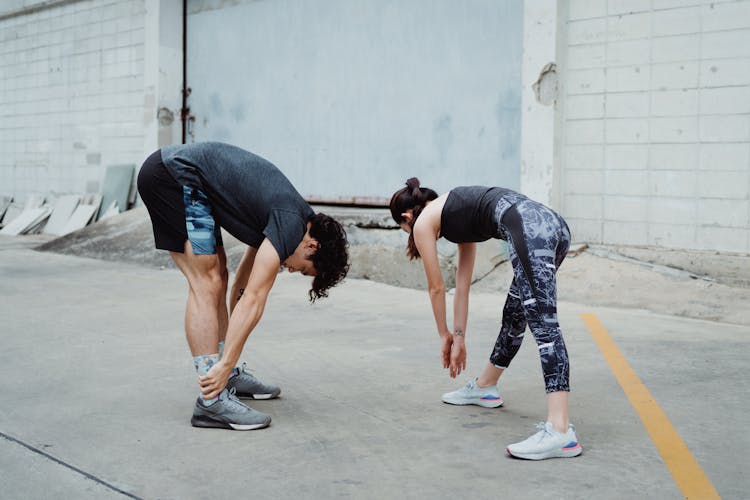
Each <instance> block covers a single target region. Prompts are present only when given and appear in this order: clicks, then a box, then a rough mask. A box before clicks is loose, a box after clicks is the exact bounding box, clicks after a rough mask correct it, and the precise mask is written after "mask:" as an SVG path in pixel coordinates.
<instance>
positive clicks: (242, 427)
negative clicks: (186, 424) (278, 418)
mask: <svg viewBox="0 0 750 500" xmlns="http://www.w3.org/2000/svg"><path fill="white" fill-rule="evenodd" d="M190 424H191V425H192V426H193V427H203V428H211V429H230V430H234V431H254V430H256V429H263V428H264V427H268V426H269V425H270V424H271V419H268V421H267V422H261V423H259V424H231V423H228V422H218V421H216V420H213V419H210V418H206V417H193V418H191V419H190Z"/></svg>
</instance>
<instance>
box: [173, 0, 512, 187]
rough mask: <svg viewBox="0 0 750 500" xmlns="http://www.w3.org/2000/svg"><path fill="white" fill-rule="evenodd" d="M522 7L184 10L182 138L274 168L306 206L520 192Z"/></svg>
mask: <svg viewBox="0 0 750 500" xmlns="http://www.w3.org/2000/svg"><path fill="white" fill-rule="evenodd" d="M522 14H523V13H522V2H518V1H516V0H462V1H460V2H456V1H454V0H252V1H251V0H246V1H243V0H225V1H220V0H189V1H188V28H187V31H188V39H187V82H188V86H189V87H191V88H192V94H191V95H190V97H189V102H188V103H189V106H190V108H191V112H192V114H193V115H194V116H195V122H194V123H193V125H192V127H191V129H190V134H189V135H188V137H187V141H188V142H190V141H202V140H220V141H225V142H230V143H233V144H236V145H239V146H241V147H244V148H246V149H249V150H251V151H253V152H255V153H257V154H260V155H261V156H264V157H266V158H268V159H269V160H271V161H272V162H274V163H275V164H276V165H278V166H279V167H280V168H281V169H282V170H283V171H284V172H285V173H286V174H287V175H288V176H289V178H290V179H291V180H292V182H293V183H294V184H295V185H296V186H297V187H298V188H299V190H300V191H301V192H302V194H303V195H305V196H307V197H308V198H310V199H326V200H337V201H344V202H350V201H360V202H367V201H382V200H384V199H387V198H388V197H389V196H390V194H391V193H392V192H393V190H394V189H395V188H398V187H399V186H400V185H402V183H403V181H404V180H405V179H406V178H407V177H409V176H412V175H417V176H419V177H420V179H422V182H423V183H424V184H426V185H430V186H432V187H435V188H436V189H437V190H438V191H444V190H447V189H449V188H450V187H452V186H455V185H462V184H491V185H502V186H507V187H511V188H517V187H518V184H519V169H520V167H519V145H520V132H519V130H520V104H521V97H520V88H519V87H520V74H521V50H522V46H521V40H522V33H521V30H522V25H523V22H522Z"/></svg>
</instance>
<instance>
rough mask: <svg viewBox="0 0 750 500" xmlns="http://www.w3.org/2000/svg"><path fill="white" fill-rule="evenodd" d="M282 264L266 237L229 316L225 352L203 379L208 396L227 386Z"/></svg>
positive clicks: (212, 396)
mask: <svg viewBox="0 0 750 500" xmlns="http://www.w3.org/2000/svg"><path fill="white" fill-rule="evenodd" d="M280 265H281V262H280V260H279V254H278V253H277V252H276V249H275V248H274V247H273V245H271V242H270V241H269V240H268V239H265V240H263V243H261V245H260V247H259V248H258V252H257V254H256V255H255V261H254V263H253V265H252V270H251V272H250V277H249V278H248V281H247V286H246V287H245V293H244V294H243V295H242V300H240V301H239V302H238V303H237V305H236V307H235V309H234V313H233V314H232V315H231V316H230V317H229V327H228V328H227V338H226V343H225V347H224V355H223V356H222V357H221V360H220V361H219V362H218V363H216V364H215V365H214V366H213V367H212V368H211V370H209V372H208V374H206V376H204V377H201V378H200V379H199V383H200V386H201V392H202V393H203V396H204V398H206V399H211V398H215V397H217V396H218V395H219V393H220V392H221V391H222V390H223V389H224V387H225V386H226V385H227V380H229V374H230V373H231V371H232V370H233V369H234V367H235V366H236V365H237V361H238V360H239V359H240V354H241V353H242V348H243V347H244V346H245V342H246V341H247V338H248V336H249V335H250V333H251V332H252V331H253V329H254V328H255V326H256V325H257V324H258V321H260V318H261V316H263V310H264V308H265V305H266V299H267V298H268V293H269V292H270V291H271V287H272V286H273V283H274V281H275V280H276V275H277V274H278V273H279V266H280Z"/></svg>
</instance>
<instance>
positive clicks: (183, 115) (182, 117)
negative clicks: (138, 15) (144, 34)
mask: <svg viewBox="0 0 750 500" xmlns="http://www.w3.org/2000/svg"><path fill="white" fill-rule="evenodd" d="M189 93H190V91H189V89H188V88H187V0H182V109H181V110H180V120H181V121H182V144H185V138H186V136H187V120H188V114H189V113H190V110H189V109H188V107H187V98H188V94H189Z"/></svg>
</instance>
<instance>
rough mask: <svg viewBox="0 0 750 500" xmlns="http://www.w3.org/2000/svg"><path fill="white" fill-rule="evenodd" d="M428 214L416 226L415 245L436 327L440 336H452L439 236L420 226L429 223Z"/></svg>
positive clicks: (427, 225)
mask: <svg viewBox="0 0 750 500" xmlns="http://www.w3.org/2000/svg"><path fill="white" fill-rule="evenodd" d="M425 215H426V214H424V213H423V214H422V216H421V217H420V219H419V221H418V222H417V224H415V225H414V243H416V245H417V249H418V250H419V255H420V257H421V258H422V264H423V265H424V272H425V276H426V277H427V291H428V292H429V294H430V304H431V305H432V314H433V316H434V317H435V326H436V327H437V330H438V334H439V335H440V336H441V337H442V336H444V335H450V330H448V322H447V321H446V318H445V313H446V307H445V282H444V281H443V275H442V273H441V272H440V263H439V260H438V253H437V234H436V233H435V232H433V231H432V230H431V228H430V225H429V224H420V223H421V222H427V221H426V220H423V217H424V216H425Z"/></svg>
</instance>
